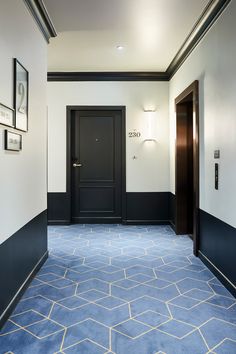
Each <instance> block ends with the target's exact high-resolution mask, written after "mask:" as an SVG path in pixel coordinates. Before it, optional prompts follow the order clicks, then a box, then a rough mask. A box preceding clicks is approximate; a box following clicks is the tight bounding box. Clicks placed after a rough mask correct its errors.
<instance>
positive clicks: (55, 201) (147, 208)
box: [48, 192, 175, 225]
mask: <svg viewBox="0 0 236 354" xmlns="http://www.w3.org/2000/svg"><path fill="white" fill-rule="evenodd" d="M170 194H171V193H169V192H149V193H142V192H135V193H126V209H127V210H126V217H124V218H123V220H122V222H123V223H128V224H169V221H170V220H171V221H172V220H173V221H174V208H175V202H174V201H175V196H174V195H173V194H172V195H170ZM84 222H91V221H90V220H87V221H84ZM97 222H120V220H112V219H111V220H110V221H109V220H97ZM69 223H70V201H69V196H68V195H67V193H48V224H49V225H53V224H58V225H60V224H69Z"/></svg>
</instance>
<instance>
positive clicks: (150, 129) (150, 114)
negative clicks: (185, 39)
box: [144, 109, 157, 141]
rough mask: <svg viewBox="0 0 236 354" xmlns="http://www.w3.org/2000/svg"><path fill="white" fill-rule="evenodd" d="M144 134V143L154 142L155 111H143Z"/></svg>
mask: <svg viewBox="0 0 236 354" xmlns="http://www.w3.org/2000/svg"><path fill="white" fill-rule="evenodd" d="M144 118H145V128H146V131H145V134H144V141H156V126H157V112H156V110H151V109H150V110H144Z"/></svg>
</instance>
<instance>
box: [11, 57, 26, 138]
mask: <svg viewBox="0 0 236 354" xmlns="http://www.w3.org/2000/svg"><path fill="white" fill-rule="evenodd" d="M28 97H29V73H28V71H27V70H26V69H25V68H24V67H23V65H22V64H21V63H20V62H19V61H18V60H17V59H14V108H15V128H16V129H18V130H22V131H24V132H26V131H28V100H29V99H28Z"/></svg>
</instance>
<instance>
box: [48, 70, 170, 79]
mask: <svg viewBox="0 0 236 354" xmlns="http://www.w3.org/2000/svg"><path fill="white" fill-rule="evenodd" d="M168 80H169V78H168V76H167V74H166V73H165V72H148V71H147V72H141V71H138V72H134V71H122V72H121V71H116V72H108V71H106V72H49V73H48V81H168Z"/></svg>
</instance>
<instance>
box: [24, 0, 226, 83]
mask: <svg viewBox="0 0 236 354" xmlns="http://www.w3.org/2000/svg"><path fill="white" fill-rule="evenodd" d="M25 1H26V2H27V3H28V2H30V3H31V2H35V1H36V0H35V1H33V0H31V1H30V0H25ZM38 1H39V0H38ZM230 1H231V0H210V1H209V3H208V4H207V6H206V7H205V9H204V10H203V12H202V14H201V15H200V17H199V19H198V20H197V22H196V23H195V25H194V26H193V28H192V30H191V32H190V33H189V35H188V37H187V38H186V39H185V41H184V43H183V44H182V46H181V47H180V49H179V50H178V52H177V54H176V55H175V57H174V58H173V60H172V61H171V63H170V65H169V66H168V68H167V70H166V71H163V72H156V71H152V72H148V71H144V72H141V71H140V72H129V71H127V72H48V81H169V80H170V79H171V78H172V77H173V76H174V74H175V73H176V72H177V70H178V69H179V68H180V67H181V65H182V64H183V63H184V61H185V60H186V59H187V58H188V56H189V55H190V54H191V52H192V51H193V50H194V48H195V47H196V46H197V44H198V43H199V42H200V40H201V39H202V38H203V37H204V36H205V34H206V33H207V32H208V31H209V29H210V28H211V27H212V25H213V24H214V23H215V21H216V20H217V19H218V17H219V16H220V14H221V13H222V12H223V11H224V9H225V8H226V6H227V5H228V4H229V3H230Z"/></svg>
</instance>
